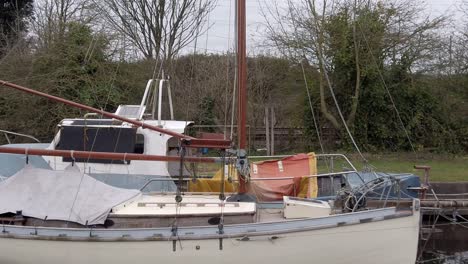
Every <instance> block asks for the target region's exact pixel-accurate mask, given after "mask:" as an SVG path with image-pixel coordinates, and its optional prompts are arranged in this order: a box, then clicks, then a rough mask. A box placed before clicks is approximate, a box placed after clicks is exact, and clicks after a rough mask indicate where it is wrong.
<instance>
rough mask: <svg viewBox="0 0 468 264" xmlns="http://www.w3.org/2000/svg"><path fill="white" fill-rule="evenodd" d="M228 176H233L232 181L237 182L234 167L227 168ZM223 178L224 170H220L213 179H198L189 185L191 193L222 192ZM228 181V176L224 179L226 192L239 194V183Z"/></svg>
mask: <svg viewBox="0 0 468 264" xmlns="http://www.w3.org/2000/svg"><path fill="white" fill-rule="evenodd" d="M226 171H229V172H228V175H232V176H231V177H232V180H233V181H234V180H237V170H236V169H235V168H234V166H233V165H229V167H226ZM222 176H223V169H220V170H218V171H217V172H216V174H215V175H214V176H213V178H211V179H197V181H196V182H195V183H194V182H192V181H191V182H190V183H189V192H213V193H220V192H221V180H222ZM233 181H231V182H230V181H229V180H228V176H225V177H224V192H237V186H238V184H237V182H233Z"/></svg>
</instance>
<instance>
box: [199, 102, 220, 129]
mask: <svg viewBox="0 0 468 264" xmlns="http://www.w3.org/2000/svg"><path fill="white" fill-rule="evenodd" d="M214 106H215V100H214V99H213V98H211V97H208V96H206V97H203V98H202V100H201V101H200V104H199V105H198V116H197V119H196V123H197V124H198V125H203V126H214V125H216V123H217V122H216V115H215V113H214V111H213V110H214ZM204 131H206V132H215V129H214V128H213V127H209V128H206V129H204Z"/></svg>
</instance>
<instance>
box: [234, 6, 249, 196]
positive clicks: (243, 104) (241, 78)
mask: <svg viewBox="0 0 468 264" xmlns="http://www.w3.org/2000/svg"><path fill="white" fill-rule="evenodd" d="M236 7H237V8H236V11H237V16H236V22H237V23H236V24H237V74H238V78H237V90H238V115H237V139H238V142H239V143H238V149H239V151H240V152H242V151H245V149H246V147H247V135H246V123H247V58H246V56H247V53H246V33H245V32H246V13H245V0H237V6H236ZM245 192H246V186H245V178H244V177H239V193H241V194H243V193H245Z"/></svg>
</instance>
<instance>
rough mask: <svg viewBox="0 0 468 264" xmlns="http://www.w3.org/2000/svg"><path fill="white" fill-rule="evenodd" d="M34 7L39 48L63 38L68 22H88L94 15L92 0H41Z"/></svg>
mask: <svg viewBox="0 0 468 264" xmlns="http://www.w3.org/2000/svg"><path fill="white" fill-rule="evenodd" d="M34 9H35V19H34V20H33V23H32V29H33V32H34V33H35V35H36V38H37V41H36V43H37V46H38V48H47V47H49V46H50V45H51V44H53V43H55V42H57V41H60V40H63V36H64V34H65V29H66V26H67V23H69V22H72V21H79V22H81V23H84V24H88V23H90V22H91V21H92V20H93V17H94V15H93V13H92V10H93V8H92V5H91V2H90V0H39V1H37V2H36V3H35V8H34Z"/></svg>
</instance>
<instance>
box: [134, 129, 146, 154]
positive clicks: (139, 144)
mask: <svg viewBox="0 0 468 264" xmlns="http://www.w3.org/2000/svg"><path fill="white" fill-rule="evenodd" d="M133 153H136V154H143V153H145V136H143V135H142V134H136V139H135V149H134V151H133Z"/></svg>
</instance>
